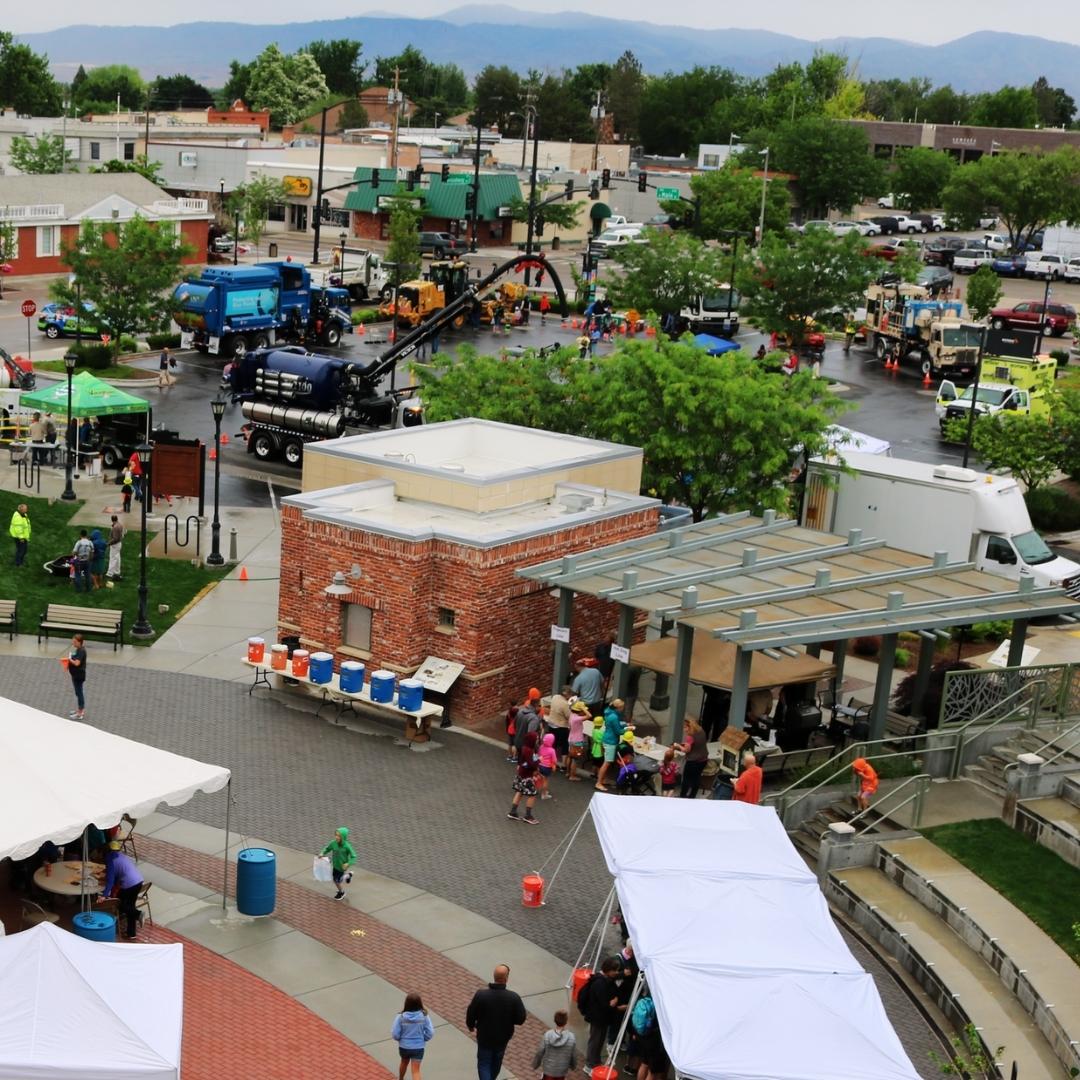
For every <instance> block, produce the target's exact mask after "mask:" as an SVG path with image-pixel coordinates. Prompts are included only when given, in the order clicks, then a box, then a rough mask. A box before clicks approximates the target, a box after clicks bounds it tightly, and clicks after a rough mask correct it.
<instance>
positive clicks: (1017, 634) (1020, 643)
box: [1005, 619, 1028, 668]
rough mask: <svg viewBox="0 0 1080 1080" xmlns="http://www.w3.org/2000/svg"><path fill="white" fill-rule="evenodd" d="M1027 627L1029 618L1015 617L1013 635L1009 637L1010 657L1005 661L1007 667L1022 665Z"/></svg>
mask: <svg viewBox="0 0 1080 1080" xmlns="http://www.w3.org/2000/svg"><path fill="white" fill-rule="evenodd" d="M1027 629H1028V620H1027V619H1013V624H1012V636H1011V637H1010V638H1009V658H1008V660H1006V662H1005V666H1006V667H1011V668H1012V667H1020V665H1021V664H1023V662H1024V642H1025V641H1026V640H1027Z"/></svg>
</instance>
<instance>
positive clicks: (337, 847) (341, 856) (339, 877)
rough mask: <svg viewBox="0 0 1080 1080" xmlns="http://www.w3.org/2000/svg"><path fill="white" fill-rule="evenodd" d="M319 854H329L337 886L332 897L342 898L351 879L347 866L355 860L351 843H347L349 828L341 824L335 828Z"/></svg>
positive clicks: (354, 852) (350, 872)
mask: <svg viewBox="0 0 1080 1080" xmlns="http://www.w3.org/2000/svg"><path fill="white" fill-rule="evenodd" d="M319 854H320V855H329V856H330V862H331V863H332V864H333V868H334V884H335V885H336V886H337V892H336V893H335V894H334V899H335V900H344V899H345V889H344V886H346V885H348V884H349V882H350V881H352V871H351V870H350V869H349V867H350V866H352V864H353V863H354V862H356V851H355V850H354V849H353V846H352V844H350V843H349V830H348V829H346V828H345V826H344V825H342V826H341V827H340V828H339V829H338V830H337V833H336V835H335V836H334V839H333V840H331V841H330V843H329V844H327V845H326V847H324V848H323V849H322V851H320V852H319Z"/></svg>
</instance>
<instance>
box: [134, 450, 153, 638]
mask: <svg viewBox="0 0 1080 1080" xmlns="http://www.w3.org/2000/svg"><path fill="white" fill-rule="evenodd" d="M135 449H136V450H137V451H138V454H139V461H140V462H141V463H142V511H141V514H140V539H139V588H138V594H139V613H138V615H137V616H136V618H135V624H134V625H133V626H132V628H131V636H132V637H134V638H152V637H153V636H154V628H153V627H152V626H151V625H150V620H149V618H148V617H147V612H146V596H147V591H148V590H147V588H146V504H147V503H148V502H149V501H150V500H151V499H152V498H153V497H154V496H153V494H152V492H153V490H154V485H153V477H152V475H151V457H152V456H153V453H154V447H153V444H151V443H150V442H144V443H143V444H142V445H141V446H137V447H136V448H135Z"/></svg>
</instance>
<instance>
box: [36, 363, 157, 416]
mask: <svg viewBox="0 0 1080 1080" xmlns="http://www.w3.org/2000/svg"><path fill="white" fill-rule="evenodd" d="M19 404H20V405H22V406H23V408H26V409H36V410H38V411H39V412H53V413H61V414H63V415H64V416H66V415H67V408H68V384H67V379H61V380H60V382H56V383H53V384H52V385H51V386H46V387H43V388H42V389H41V390H28V391H27V392H26V393H25V394H22V395H20V397H19ZM149 410H150V402H149V401H147V400H146V399H145V398H141V397H136V396H135V395H134V394H129V393H128V392H127V391H126V390H121V389H120V388H119V387H117V386H110V385H109V383H107V382H103V381H102V380H101V379H99V378H97V377H96V376H94V375H91V374H90V372H89V371H80V372H79V373H78V375H76V376H75V377H74V378H73V379H72V380H71V415H72V416H77V417H79V418H80V419H81V418H82V417H84V416H117V415H119V414H121V413H141V412H148V411H149Z"/></svg>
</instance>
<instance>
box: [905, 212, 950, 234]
mask: <svg viewBox="0 0 1080 1080" xmlns="http://www.w3.org/2000/svg"><path fill="white" fill-rule="evenodd" d="M908 217H912V218H915V220H916V221H921V222H922V223H923V229H924V231H925V232H941V230H942V229H944V228H945V218H944V217H943V216H942V215H941V214H908Z"/></svg>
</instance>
